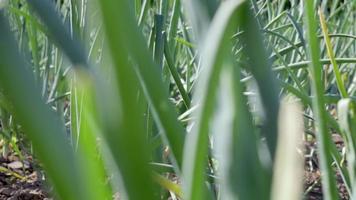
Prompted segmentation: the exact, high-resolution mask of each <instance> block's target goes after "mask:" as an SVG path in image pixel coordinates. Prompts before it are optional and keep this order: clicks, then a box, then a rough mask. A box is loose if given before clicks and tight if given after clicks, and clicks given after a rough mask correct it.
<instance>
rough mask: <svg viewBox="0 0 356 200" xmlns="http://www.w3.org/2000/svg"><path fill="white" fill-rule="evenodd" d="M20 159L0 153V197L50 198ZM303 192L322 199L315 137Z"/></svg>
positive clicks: (40, 178)
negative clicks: (0, 154)
mask: <svg viewBox="0 0 356 200" xmlns="http://www.w3.org/2000/svg"><path fill="white" fill-rule="evenodd" d="M333 140H334V143H335V144H336V146H337V148H338V149H339V150H340V151H341V150H342V148H343V146H344V144H343V141H342V139H341V137H340V136H338V135H336V134H335V135H333ZM23 160H24V161H23V162H21V161H20V158H19V157H18V156H16V155H10V156H6V158H4V157H3V156H1V157H0V200H53V198H50V196H51V195H50V192H49V191H50V189H49V188H50V187H48V186H46V184H45V180H44V174H43V171H42V170H41V167H39V166H37V165H36V163H37V161H33V159H32V157H31V156H27V157H26V158H24V159H23ZM335 175H336V179H337V182H338V183H337V185H338V189H339V194H340V198H341V199H342V200H348V199H349V196H348V193H347V190H346V188H345V186H344V184H343V180H342V177H341V176H340V174H339V173H338V172H336V173H335ZM304 195H305V199H306V200H322V199H323V194H322V187H321V180H320V170H319V164H318V157H317V150H316V145H315V141H313V140H311V141H308V142H305V172H304Z"/></svg>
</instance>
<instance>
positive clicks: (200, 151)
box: [183, 1, 241, 200]
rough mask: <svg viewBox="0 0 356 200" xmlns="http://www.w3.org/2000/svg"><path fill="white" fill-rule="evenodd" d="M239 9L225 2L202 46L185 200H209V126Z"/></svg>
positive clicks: (186, 159) (186, 163)
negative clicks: (205, 188)
mask: <svg viewBox="0 0 356 200" xmlns="http://www.w3.org/2000/svg"><path fill="white" fill-rule="evenodd" d="M240 6H241V2H240V1H237V2H236V1H226V2H223V3H222V4H221V6H220V7H219V9H218V11H217V14H216V16H215V17H214V19H213V22H212V25H211V27H210V28H209V31H208V34H207V36H206V37H207V38H206V40H205V43H204V46H202V49H203V50H204V51H203V53H202V58H203V60H202V61H203V63H202V71H201V74H200V75H199V79H198V83H197V86H196V89H195V93H194V98H193V102H194V104H199V107H198V108H197V110H196V111H195V116H196V121H195V124H194V127H193V130H192V132H191V133H190V134H188V135H187V137H186V142H185V146H184V163H183V164H184V165H183V178H184V179H183V182H184V188H183V192H184V199H187V200H193V199H205V198H207V196H206V195H207V193H206V192H205V191H204V182H205V180H206V177H205V173H204V171H205V169H206V163H207V162H206V155H207V154H208V136H209V123H210V120H211V116H212V114H213V108H214V103H215V95H216V89H217V85H218V81H219V75H220V71H221V68H222V63H223V59H224V58H225V56H226V55H227V54H228V53H229V49H228V48H225V47H226V44H228V43H229V38H230V36H231V35H232V31H233V30H234V27H233V25H232V23H233V21H234V20H233V19H234V16H235V14H236V11H237V9H238V8H239V7H240ZM230 34H231V35H230Z"/></svg>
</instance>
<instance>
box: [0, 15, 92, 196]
mask: <svg viewBox="0 0 356 200" xmlns="http://www.w3.org/2000/svg"><path fill="white" fill-rule="evenodd" d="M0 27H1V30H2V33H1V35H0V76H1V77H0V84H1V87H2V89H4V92H5V94H6V97H7V98H8V99H9V101H11V103H12V105H13V108H14V112H15V114H16V117H17V119H18V120H19V121H20V122H21V124H22V126H23V127H24V129H25V130H26V133H27V134H28V136H29V137H30V138H31V140H32V142H33V144H34V146H35V149H36V151H37V154H38V156H39V158H40V159H41V161H42V162H43V163H44V166H45V169H46V170H47V172H48V174H49V176H50V179H51V180H52V181H53V184H54V186H55V189H56V191H57V192H58V194H59V195H60V197H61V198H62V199H73V200H75V199H83V198H84V199H87V196H86V195H85V194H84V193H83V191H85V188H86V187H85V186H87V185H86V184H84V182H82V179H81V177H80V174H81V173H80V171H79V168H78V167H79V166H78V165H77V164H78V163H76V161H75V156H74V155H73V153H72V151H71V147H70V146H69V144H68V142H67V140H66V139H65V135H66V133H65V130H64V127H63V126H62V125H61V124H60V123H59V120H58V119H57V116H55V115H54V113H53V112H51V110H50V109H49V108H48V107H47V106H46V105H45V103H44V101H43V100H41V95H40V92H39V90H38V88H37V87H36V86H35V81H34V79H33V77H32V76H31V73H30V72H29V71H28V68H26V67H25V66H26V64H25V62H24V61H23V60H22V57H21V56H20V53H19V52H18V51H17V45H16V43H15V40H14V39H13V38H12V34H11V32H10V31H9V26H8V24H7V22H6V20H5V18H4V17H3V13H2V12H1V13H0ZM44 141H45V142H44ZM49 150H50V151H49ZM89 199H90V198H89Z"/></svg>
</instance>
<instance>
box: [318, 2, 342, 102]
mask: <svg viewBox="0 0 356 200" xmlns="http://www.w3.org/2000/svg"><path fill="white" fill-rule="evenodd" d="M319 19H320V24H321V30H322V32H323V35H324V40H325V45H326V49H327V52H328V56H329V58H330V61H331V64H332V66H333V70H334V74H335V79H336V84H337V87H338V89H339V92H340V94H341V96H342V97H343V98H347V97H348V94H347V91H346V89H345V85H344V83H343V81H342V78H341V74H340V71H339V67H338V66H337V63H336V60H335V54H334V51H333V49H332V45H331V40H330V37H329V34H328V27H327V25H326V22H325V17H324V14H323V12H322V11H321V9H320V8H319Z"/></svg>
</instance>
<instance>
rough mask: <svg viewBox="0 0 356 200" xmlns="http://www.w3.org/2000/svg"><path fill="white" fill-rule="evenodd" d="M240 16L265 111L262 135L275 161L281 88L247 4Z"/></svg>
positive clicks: (252, 71) (243, 35)
mask: <svg viewBox="0 0 356 200" xmlns="http://www.w3.org/2000/svg"><path fill="white" fill-rule="evenodd" d="M240 17H241V20H240V21H241V29H242V30H244V31H245V34H242V38H241V39H242V42H243V43H244V44H245V45H246V47H245V48H244V53H245V54H246V55H247V57H248V58H249V60H248V63H249V67H248V69H249V70H251V73H252V75H253V76H254V78H255V79H256V82H257V85H258V89H259V93H260V95H261V101H262V104H263V109H264V112H265V119H264V120H265V122H264V126H263V127H262V135H263V136H265V137H266V141H267V146H268V149H269V151H270V152H269V154H270V156H271V158H272V161H273V160H274V153H275V149H276V144H277V118H278V109H279V97H278V93H279V88H278V86H277V83H276V80H275V77H274V74H273V73H272V70H271V64H270V62H269V60H268V57H267V53H266V50H265V45H264V42H263V39H262V36H261V34H260V33H259V28H258V25H257V22H256V21H255V19H254V17H253V15H252V13H251V12H250V9H249V8H248V7H247V6H245V9H242V11H241V13H240Z"/></svg>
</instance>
